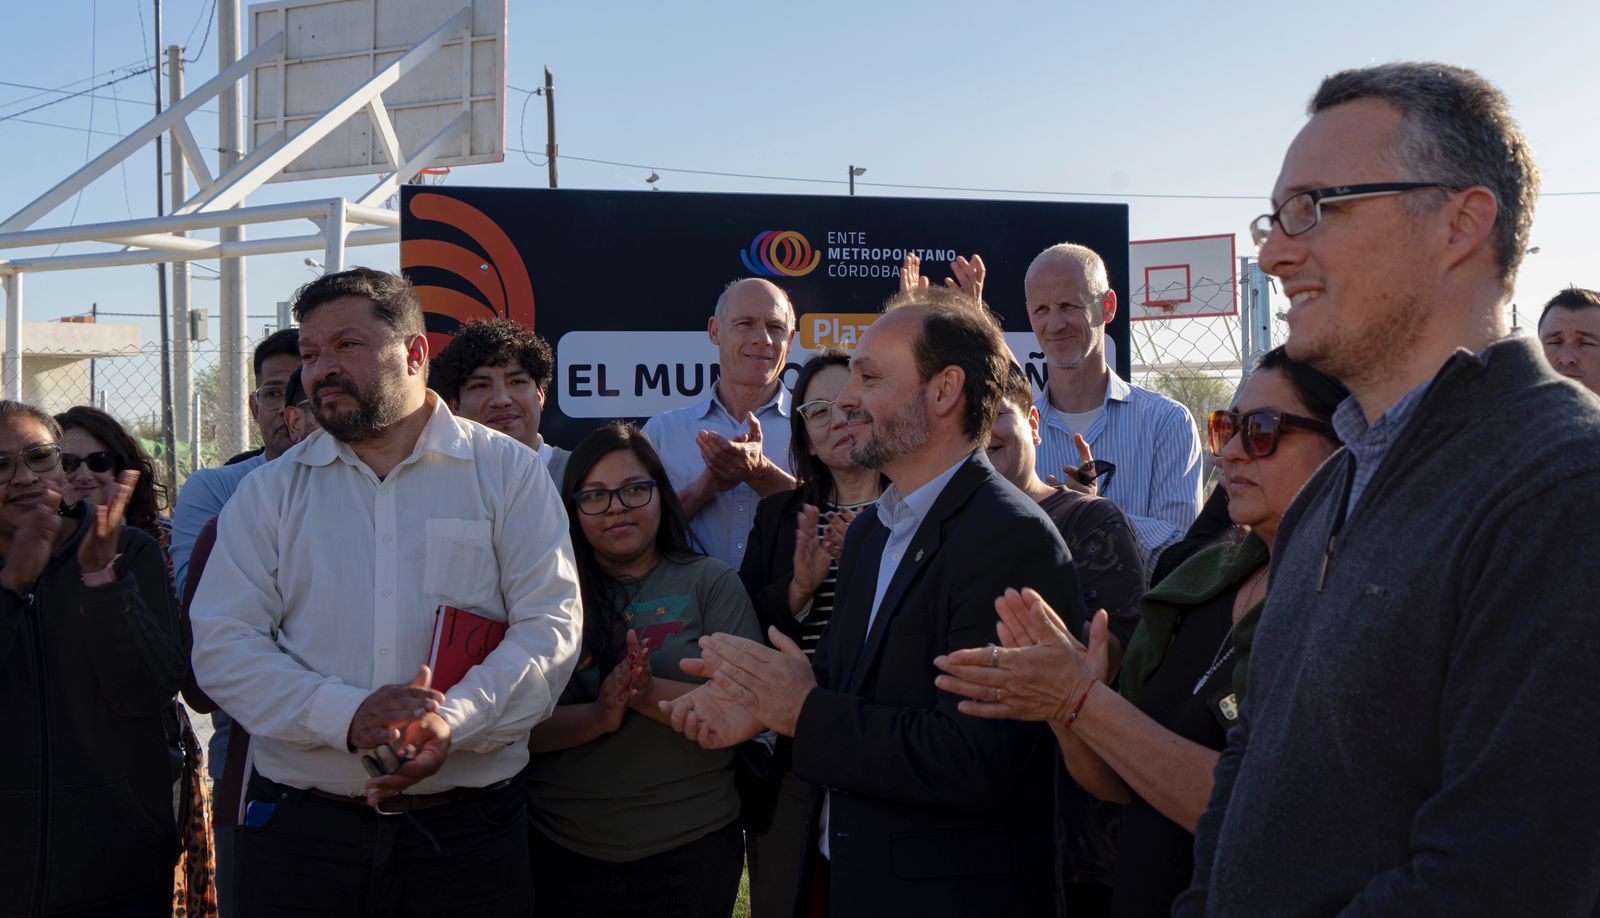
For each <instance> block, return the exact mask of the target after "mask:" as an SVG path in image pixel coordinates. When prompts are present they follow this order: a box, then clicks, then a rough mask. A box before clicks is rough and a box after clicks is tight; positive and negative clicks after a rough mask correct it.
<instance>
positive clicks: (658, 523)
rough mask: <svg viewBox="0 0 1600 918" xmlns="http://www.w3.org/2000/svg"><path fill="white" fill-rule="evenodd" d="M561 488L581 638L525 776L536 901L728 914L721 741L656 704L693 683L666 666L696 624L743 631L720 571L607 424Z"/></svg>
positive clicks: (633, 436)
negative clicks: (696, 733)
mask: <svg viewBox="0 0 1600 918" xmlns="http://www.w3.org/2000/svg"><path fill="white" fill-rule="evenodd" d="M562 494H563V495H564V497H565V500H566V505H567V515H568V518H569V525H570V527H571V533H572V547H573V550H574V554H575V556H576V559H577V566H578V584H579V588H580V590H581V592H582V595H583V609H584V616H583V647H582V649H581V651H580V658H579V662H578V668H577V670H576V671H575V672H574V673H573V675H572V680H571V682H569V683H568V685H567V688H566V690H565V691H564V692H562V694H561V698H560V699H559V700H558V702H557V705H556V709H555V713H554V714H552V715H551V717H550V719H549V720H546V721H545V722H543V723H541V724H539V725H538V726H537V727H535V728H534V730H533V734H532V737H531V738H530V740H529V743H528V746H529V750H530V751H531V752H532V754H533V755H532V759H531V761H530V762H529V764H528V769H527V771H526V772H525V774H526V776H527V781H528V791H529V797H530V802H531V808H530V810H529V816H530V820H531V821H532V823H533V831H532V834H531V848H532V862H533V873H534V888H535V890H536V895H537V896H538V902H539V909H540V911H541V912H546V913H549V914H552V915H570V916H585V915H593V916H627V915H639V916H646V915H648V916H665V918H673V916H696V918H698V916H713V915H714V916H726V915H728V914H729V913H730V912H731V911H732V909H733V902H734V899H735V897H736V896H737V894H738V888H739V873H740V866H741V864H742V862H743V859H744V842H743V838H742V833H741V831H740V825H739V798H738V794H737V793H736V791H735V790H734V784H733V753H732V752H731V751H728V750H720V751H708V750H705V749H701V748H700V747H699V746H697V745H695V744H693V743H687V742H685V741H684V739H683V737H681V736H679V735H678V734H676V733H675V732H673V730H672V728H671V726H670V725H669V724H668V722H667V715H666V714H663V713H662V712H661V711H660V709H659V707H658V702H660V701H664V700H668V699H672V698H676V697H677V696H679V695H681V694H683V693H684V692H687V691H689V690H690V689H692V688H694V687H695V686H697V685H699V684H700V683H701V682H702V681H703V680H700V679H696V678H694V677H691V676H689V675H687V674H685V673H684V672H683V670H682V669H681V668H680V667H679V664H680V663H681V661H682V660H683V659H685V658H687V657H698V656H699V655H700V651H699V648H698V646H697V641H698V640H699V638H700V637H701V636H703V635H708V634H714V633H717V632H731V633H734V634H740V635H743V636H745V637H749V638H754V637H756V635H757V625H756V619H755V614H754V612H752V611H751V609H750V600H749V597H747V596H746V595H745V592H744V589H743V587H742V586H741V584H740V582H739V578H738V576H737V575H735V574H734V572H733V569H732V568H730V567H728V566H727V565H726V564H724V563H722V562H721V561H718V560H716V559H715V558H708V557H706V556H704V555H702V554H700V553H699V552H697V551H696V550H695V548H694V546H693V543H692V542H691V540H690V536H689V525H688V517H687V515H686V514H685V513H684V511H683V507H682V505H681V504H680V503H679V501H678V497H677V494H675V493H674V492H673V490H672V485H671V483H670V482H669V481H668V480H667V473H666V469H665V468H663V467H662V464H661V458H660V457H659V456H658V455H657V454H656V451H655V449H654V448H653V447H652V446H651V445H650V441H649V440H648V439H646V438H645V436H644V435H643V434H642V433H640V432H639V430H638V429H637V428H634V427H630V426H628V425H625V424H622V423H620V422H618V423H612V424H609V425H607V426H605V427H602V428H601V429H599V430H597V431H595V432H594V433H592V434H590V435H589V436H587V437H585V438H584V439H583V440H582V441H581V442H579V443H578V445H577V447H576V448H575V449H573V451H572V457H571V459H570V460H569V461H568V463H567V470H566V475H565V477H564V479H563V482H562Z"/></svg>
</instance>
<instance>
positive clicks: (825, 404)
mask: <svg viewBox="0 0 1600 918" xmlns="http://www.w3.org/2000/svg"><path fill="white" fill-rule="evenodd" d="M794 410H795V411H798V412H800V419H801V420H802V421H805V422H806V423H807V424H810V425H812V426H813V427H820V426H821V425H823V424H825V423H827V421H828V419H829V418H832V417H833V402H832V401H831V400H829V399H825V398H814V399H812V400H811V401H809V402H806V403H805V404H804V405H800V406H797V407H796V408H795V409H794Z"/></svg>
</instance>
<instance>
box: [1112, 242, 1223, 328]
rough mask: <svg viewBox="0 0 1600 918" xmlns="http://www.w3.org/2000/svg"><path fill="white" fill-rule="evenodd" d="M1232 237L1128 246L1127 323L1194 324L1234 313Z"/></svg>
mask: <svg viewBox="0 0 1600 918" xmlns="http://www.w3.org/2000/svg"><path fill="white" fill-rule="evenodd" d="M1237 264H1238V262H1237V261H1236V260H1235V258H1234V244H1233V235H1232V234H1231V233H1229V234H1225V235H1217V236H1185V237H1182V238H1178V239H1144V240H1136V241H1133V242H1130V243H1128V289H1129V291H1130V292H1131V295H1132V299H1133V303H1132V309H1131V311H1130V312H1129V313H1128V318H1129V319H1131V320H1133V321H1135V322H1138V321H1143V320H1147V319H1194V318H1200V317H1202V316H1232V315H1238V313H1239V294H1238V287H1237V285H1236V284H1235V283H1234V281H1235V278H1234V272H1235V265H1237Z"/></svg>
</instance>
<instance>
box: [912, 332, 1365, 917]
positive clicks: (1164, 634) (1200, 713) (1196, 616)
mask: <svg viewBox="0 0 1600 918" xmlns="http://www.w3.org/2000/svg"><path fill="white" fill-rule="evenodd" d="M1347 394H1348V392H1347V390H1346V389H1345V388H1344V386H1343V385H1341V384H1340V383H1339V382H1338V381H1337V380H1335V379H1333V378H1332V377H1330V376H1328V375H1326V374H1324V373H1321V372H1319V371H1317V370H1315V369H1313V368H1312V367H1310V366H1309V365H1307V364H1303V363H1300V362H1298V361H1295V360H1292V359H1290V358H1289V356H1288V355H1287V353H1286V352H1285V351H1284V349H1283V348H1281V347H1279V348H1274V349H1273V350H1271V351H1268V352H1267V353H1266V354H1265V355H1264V356H1263V357H1262V359H1261V361H1260V363H1259V364H1257V366H1256V370H1255V372H1254V373H1252V374H1251V375H1250V378H1249V379H1248V380H1247V381H1246V382H1245V384H1244V386H1243V387H1241V388H1240V390H1239V395H1238V400H1237V402H1236V403H1235V405H1234V407H1233V408H1231V409H1228V410H1225V411H1215V412H1212V414H1211V417H1210V440H1211V452H1212V455H1213V456H1214V457H1216V461H1217V463H1218V464H1219V465H1220V466H1221V468H1222V476H1223V482H1224V486H1225V487H1226V488H1227V493H1228V505H1227V506H1228V513H1229V515H1230V516H1231V517H1232V519H1233V522H1234V524H1235V525H1236V526H1237V527H1239V528H1240V529H1241V530H1242V531H1243V532H1244V533H1245V535H1244V537H1243V539H1242V540H1238V541H1228V542H1224V543H1222V544H1217V545H1214V546H1211V547H1210V548H1206V549H1203V550H1201V551H1199V552H1197V553H1196V554H1195V555H1193V556H1192V557H1190V558H1189V559H1188V560H1187V561H1185V562H1184V563H1183V564H1182V565H1180V566H1179V567H1178V568H1177V569H1176V570H1174V571H1173V572H1172V573H1171V574H1170V575H1168V576H1167V578H1166V579H1165V580H1163V581H1162V582H1161V583H1160V584H1158V585H1156V586H1154V587H1152V588H1151V589H1150V590H1149V591H1148V592H1146V593H1145V595H1144V598H1143V599H1142V600H1141V601H1140V617H1141V620H1140V624H1139V627H1138V630H1137V631H1136V632H1135V633H1134V636H1133V640H1132V641H1131V642H1130V644H1129V646H1128V650H1127V654H1126V655H1125V656H1124V658H1123V661H1122V670H1121V688H1120V691H1121V694H1120V695H1119V694H1118V692H1117V690H1113V689H1110V688H1108V687H1107V686H1108V685H1109V684H1110V682H1111V677H1112V675H1113V674H1112V673H1110V672H1109V669H1110V666H1109V662H1108V660H1107V654H1106V652H1105V638H1106V616H1105V614H1104V613H1101V614H1099V615H1097V616H1096V617H1095V620H1094V623H1093V625H1092V627H1091V629H1090V640H1089V645H1088V647H1087V648H1085V647H1083V646H1082V645H1080V644H1078V643H1077V641H1076V640H1075V639H1074V638H1073V636H1072V635H1069V634H1067V633H1066V629H1065V627H1064V626H1063V625H1062V624H1061V621H1060V619H1059V618H1058V617H1057V616H1056V615H1055V612H1054V611H1053V610H1051V609H1050V608H1049V606H1048V605H1046V604H1045V603H1044V602H1043V601H1042V600H1040V599H1039V597H1038V595H1037V594H1036V593H1033V592H1032V591H1031V590H1028V591H1023V592H1022V593H1018V592H1016V591H1014V590H1013V591H1008V592H1007V593H1006V595H1005V596H1003V597H1001V598H1000V599H999V600H998V601H997V602H996V608H997V609H998V611H999V612H1000V618H1001V638H1002V642H1003V643H1004V644H1005V646H1006V648H1007V649H1004V650H998V651H996V650H992V649H990V648H977V649H973V650H963V651H959V652H957V653H954V654H951V655H950V656H949V657H947V658H942V659H941V660H938V661H936V663H937V664H938V665H939V667H940V668H941V669H943V670H944V671H945V673H946V675H942V676H939V677H938V679H937V680H936V682H937V684H938V685H939V686H940V687H941V688H944V689H946V690H948V691H953V692H956V693H957V694H960V695H965V696H967V697H968V698H970V699H973V700H971V701H963V702H962V703H961V710H962V711H963V712H964V713H968V714H972V715H974V716H978V717H1010V718H1016V719H1020V720H1040V721H1046V722H1048V723H1050V724H1051V726H1052V728H1053V729H1054V730H1055V733H1056V738H1057V740H1058V741H1059V742H1060V744H1061V749H1062V752H1063V754H1064V756H1065V758H1066V762H1067V767H1068V769H1069V770H1070V771H1071V772H1072V775H1073V777H1074V778H1076V779H1077V781H1078V782H1079V783H1080V784H1082V785H1083V787H1084V788H1085V789H1087V790H1088V791H1089V792H1090V793H1091V794H1093V795H1095V796H1096V797H1098V798H1100V799H1102V800H1109V801H1113V802H1119V803H1127V804H1128V806H1127V808H1126V810H1125V811H1124V817H1123V824H1122V831H1121V835H1120V839H1119V844H1118V852H1117V865H1116V874H1115V880H1114V882H1113V892H1112V913H1113V914H1114V915H1118V916H1136V915H1166V914H1168V913H1169V912H1170V910H1171V908H1172V902H1173V900H1174V899H1175V898H1176V897H1177V896H1178V894H1179V893H1181V892H1183V890H1184V889H1185V888H1187V886H1188V884H1189V879H1190V873H1191V872H1192V870H1193V852H1192V849H1193V845H1194V827H1195V823H1196V822H1197V821H1198V820H1199V818H1200V815H1201V814H1202V813H1204V812H1205V809H1206V804H1207V802H1208V800H1209V798H1210V795H1211V772H1212V770H1213V768H1214V767H1215V765H1216V763H1217V759H1218V757H1219V755H1220V752H1221V750H1222V748H1223V747H1224V746H1225V745H1226V734H1227V730H1228V728H1229V727H1230V726H1232V724H1233V722H1234V721H1235V720H1237V718H1238V711H1239V702H1240V701H1241V700H1242V698H1243V695H1244V688H1245V668H1246V665H1247V663H1248V654H1249V649H1250V640H1251V637H1252V635H1253V634H1254V631H1255V626H1256V623H1257V620H1258V619H1259V617H1260V614H1261V606H1262V603H1264V602H1265V601H1266V595H1267V564H1268V561H1269V560H1270V558H1271V553H1272V540H1273V537H1274V536H1275V535H1276V533H1277V529H1278V524H1279V522H1280V521H1281V520H1282V519H1283V514H1284V511H1286V510H1287V509H1288V508H1289V504H1290V503H1291V502H1292V501H1293V500H1294V497H1295V495H1296V494H1298V493H1299V491H1300V488H1301V486H1303V485H1304V484H1305V483H1306V481H1307V480H1309V479H1310V478H1311V476H1312V475H1313V474H1314V473H1315V472H1316V470H1317V468H1318V467H1319V466H1321V465H1322V463H1323V462H1324V461H1325V460H1327V458H1328V457H1329V456H1331V455H1332V454H1333V453H1334V452H1335V451H1336V450H1337V449H1338V448H1339V442H1338V440H1337V439H1336V437H1335V436H1334V432H1333V427H1332V424H1331V419H1332V417H1333V411H1334V409H1335V408H1337V407H1338V405H1339V402H1341V401H1343V399H1344V397H1345V396H1346V395H1347Z"/></svg>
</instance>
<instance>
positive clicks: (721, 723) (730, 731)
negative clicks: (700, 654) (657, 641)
mask: <svg viewBox="0 0 1600 918" xmlns="http://www.w3.org/2000/svg"><path fill="white" fill-rule="evenodd" d="M698 664H700V661H699V660H695V659H692V658H691V659H688V660H684V661H683V664H682V665H683V671H684V672H686V673H689V674H690V675H699V674H701V673H703V672H704V671H705V669H704V667H701V666H699V665H698ZM661 711H662V713H664V714H667V715H669V716H670V718H671V721H672V729H674V730H676V731H678V732H679V733H682V734H683V735H684V736H686V737H688V738H689V739H690V740H693V741H694V742H696V743H699V744H700V746H701V748H703V749H728V748H731V747H733V746H737V745H739V744H740V743H742V742H744V741H745V740H747V739H750V738H752V737H755V736H757V735H759V734H760V733H761V732H762V731H763V730H764V729H765V728H764V727H763V726H762V724H761V721H759V720H756V717H755V715H754V714H751V713H750V712H749V711H748V710H746V709H745V708H744V707H743V706H742V705H740V704H739V702H738V701H736V700H735V699H734V698H733V696H732V695H730V694H729V693H728V690H727V689H726V688H724V687H722V686H720V685H717V684H716V683H714V682H707V683H705V684H704V685H700V686H697V687H696V688H694V689H691V690H690V691H688V692H685V693H684V694H682V695H679V696H678V697H677V698H674V699H672V700H671V701H663V702H661Z"/></svg>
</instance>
